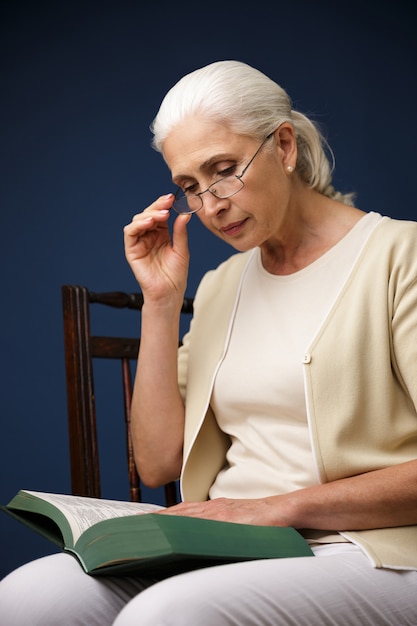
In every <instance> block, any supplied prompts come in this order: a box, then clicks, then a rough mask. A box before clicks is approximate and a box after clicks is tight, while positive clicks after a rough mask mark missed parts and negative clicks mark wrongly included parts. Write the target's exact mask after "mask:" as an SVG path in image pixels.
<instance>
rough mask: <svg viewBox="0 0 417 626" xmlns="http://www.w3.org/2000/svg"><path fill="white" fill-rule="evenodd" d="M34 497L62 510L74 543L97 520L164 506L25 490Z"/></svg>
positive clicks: (148, 511) (146, 511) (147, 511)
mask: <svg viewBox="0 0 417 626" xmlns="http://www.w3.org/2000/svg"><path fill="white" fill-rule="evenodd" d="M24 493H27V494H30V495H31V496H34V497H36V498H40V499H42V500H46V501H47V502H50V503H51V504H53V505H54V506H56V508H57V509H59V510H60V511H62V513H63V514H64V515H65V517H66V518H67V520H68V523H69V525H70V527H71V530H72V534H73V537H74V543H75V542H76V541H77V539H78V538H79V537H80V535H82V533H83V532H84V531H85V530H86V529H87V528H89V527H90V526H94V524H96V523H97V522H100V521H102V520H105V519H111V518H113V517H124V516H126V515H135V514H138V513H152V512H153V511H160V510H161V509H164V508H165V507H163V506H159V505H158V504H149V503H145V502H123V501H119V500H104V499H103V500H102V499H100V498H88V497H85V496H72V495H65V494H57V493H43V492H40V491H27V490H25V492H24Z"/></svg>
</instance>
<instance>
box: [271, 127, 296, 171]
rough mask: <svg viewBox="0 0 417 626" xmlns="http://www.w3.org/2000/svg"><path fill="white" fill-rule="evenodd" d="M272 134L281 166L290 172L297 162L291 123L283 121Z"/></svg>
mask: <svg viewBox="0 0 417 626" xmlns="http://www.w3.org/2000/svg"><path fill="white" fill-rule="evenodd" d="M274 136H275V142H276V145H277V147H278V150H279V155H280V158H281V159H282V164H283V167H284V168H285V170H286V171H287V172H288V173H291V172H293V171H294V170H295V166H296V163H297V140H296V137H295V131H294V127H293V125H292V124H290V122H283V123H282V124H281V125H280V126H278V128H277V129H276V131H275V132H274Z"/></svg>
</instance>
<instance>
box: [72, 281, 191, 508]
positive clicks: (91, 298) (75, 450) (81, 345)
mask: <svg viewBox="0 0 417 626" xmlns="http://www.w3.org/2000/svg"><path fill="white" fill-rule="evenodd" d="M92 305H94V306H96V305H105V306H108V307H113V308H117V309H137V310H138V311H140V310H141V308H142V305H143V297H142V294H140V293H124V292H106V293H94V292H92V291H89V290H88V289H87V288H86V287H80V286H76V285H63V286H62V306H63V316H64V349H65V369H66V382H67V403H68V426H69V446H70V471H71V489H72V493H73V494H74V495H83V496H91V497H96V498H100V497H101V481H100V465H99V449H98V437H97V423H96V419H97V418H96V402H95V388H94V364H93V359H99V358H103V359H118V360H119V361H120V363H121V380H120V382H121V384H122V387H123V402H124V407H123V409H122V407H121V409H122V410H121V413H123V414H124V423H125V429H126V446H127V464H128V480H129V488H130V499H131V500H132V501H134V502H140V501H141V499H142V493H141V481H140V477H139V476H138V473H137V471H136V466H135V462H134V458H133V449H132V440H131V435H130V405H131V400H132V374H131V362H132V361H136V359H137V355H138V351H139V344H140V338H138V337H135V338H130V337H128V338H126V337H113V336H105V337H103V336H97V335H93V334H92V333H91V322H90V307H91V306H92ZM192 310H193V299H192V298H187V299H185V300H184V304H183V308H182V312H183V313H186V314H191V313H192ZM120 382H119V384H120ZM115 384H116V383H115ZM165 500H166V504H167V505H168V506H169V505H171V504H175V502H176V501H177V489H176V485H175V483H170V484H168V485H166V486H165Z"/></svg>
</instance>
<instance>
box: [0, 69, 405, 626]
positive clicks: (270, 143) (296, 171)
mask: <svg viewBox="0 0 417 626" xmlns="http://www.w3.org/2000/svg"><path fill="white" fill-rule="evenodd" d="M153 132H154V147H155V148H156V149H157V150H159V151H160V152H161V153H162V155H163V158H164V159H165V161H166V163H167V165H168V167H169V169H170V171H171V174H172V179H173V181H174V183H175V184H176V185H177V186H178V191H177V193H176V194H175V195H174V194H168V195H164V196H161V197H160V198H158V199H157V200H156V201H155V202H154V203H153V204H151V205H150V206H149V207H148V208H147V209H145V210H144V211H143V212H142V213H139V214H138V215H135V216H134V218H133V220H132V222H131V223H130V224H129V225H127V226H126V227H125V249H126V257H127V260H128V262H129V264H130V267H131V269H132V271H133V273H134V275H135V277H136V279H137V281H138V283H139V285H140V287H141V290H142V292H143V295H144V302H145V304H144V307H143V311H142V331H141V336H142V339H141V350H140V355H139V361H138V369H137V375H136V381H135V391H134V398H133V406H132V419H133V428H134V431H133V434H134V439H135V447H136V450H137V453H136V462H137V465H138V468H139V471H140V473H141V475H142V477H143V479H144V481H145V482H146V483H147V484H149V485H152V486H156V485H160V484H163V483H164V482H167V481H169V480H172V479H176V478H178V477H179V476H180V477H181V487H182V496H183V502H181V503H180V504H178V505H176V506H175V507H171V508H170V509H169V510H167V511H166V512H169V513H170V514H178V515H189V516H195V517H203V518H209V519H217V520H225V521H233V522H242V523H247V524H252V523H253V524H261V525H278V526H293V527H295V528H297V529H298V530H299V531H300V532H302V534H303V535H304V536H305V538H306V539H307V540H308V541H309V543H310V545H311V547H312V550H313V552H314V554H315V558H294V559H270V560H260V561H252V562H247V563H238V564H230V565H223V566H216V567H210V568H207V569H204V570H199V571H194V572H189V573H187V574H182V575H179V576H174V577H172V578H168V579H166V580H162V581H155V580H145V579H135V578H128V577H125V578H122V577H121V578H109V579H100V580H99V579H94V578H91V577H88V576H86V575H85V574H84V573H83V572H82V570H81V568H80V567H79V565H78V564H77V563H76V561H75V560H74V559H72V557H71V556H67V555H54V556H49V557H46V558H45V559H41V560H39V561H35V562H33V563H30V564H28V565H26V566H24V567H23V568H20V569H19V570H16V572H14V573H12V574H11V575H9V576H8V577H7V578H6V579H5V580H4V581H3V582H2V583H1V585H0V607H1V614H2V615H5V616H7V617H6V618H5V622H4V623H5V624H7V626H13V625H23V624H25V625H26V624H28V623H30V624H32V625H34V624H42V626H46V625H48V624H51V625H52V624H56V623H59V624H62V625H63V626H64V625H65V624H68V625H70V624H88V625H89V626H93V625H95V624H97V625H98V624H99V625H100V626H105V625H110V624H115V625H117V626H133V625H139V624H140V625H149V626H157V625H162V624H164V625H168V624H170V625H178V626H180V625H181V626H187V625H190V626H191V625H192V626H195V625H196V624H199V625H207V626H213V625H214V624H215V625H216V626H222V625H229V624H236V625H239V626H242V625H245V626H246V625H248V626H252V625H253V626H255V625H257V626H258V625H259V626H267V625H271V626H272V625H273V626H279V625H287V624H288V625H289V624H294V625H295V624H296V625H297V626H302V625H308V626H311V625H313V624H314V625H320V626H322V625H323V624H329V625H330V624H337V625H339V626H340V625H345V624H346V625H348V624H352V625H355V626H356V625H357V624H358V623H366V624H370V625H371V624H375V625H378V626H381V625H384V624H385V625H387V626H388V625H392V624H396V625H397V624H398V625H399V624H416V623H417V573H416V570H417V504H416V503H417V460H416V459H417V224H416V223H414V222H400V221H396V220H392V219H390V218H388V217H383V216H381V215H380V214H378V213H375V212H370V213H365V212H363V211H362V210H359V209H357V208H355V207H354V206H353V205H352V204H353V197H352V195H351V194H348V195H344V194H341V193H339V192H337V191H335V190H334V188H333V187H332V185H331V167H330V164H329V161H328V159H327V157H326V153H325V142H324V140H323V138H322V136H321V134H320V132H319V130H318V129H317V127H316V126H315V125H314V123H313V122H312V121H310V120H309V119H308V118H307V117H305V116H304V115H303V114H301V113H299V112H297V111H294V110H292V108H291V103H290V100H289V98H288V96H287V94H286V93H285V91H283V89H281V88H280V87H279V86H278V85H277V84H276V83H275V82H273V81H272V80H270V79H269V78H268V77H266V76H265V75H264V74H262V73H261V72H259V71H258V70H256V69H254V68H251V67H249V66H248V65H245V64H243V63H239V62H233V61H222V62H218V63H213V64H211V65H209V66H207V67H204V68H202V69H200V70H197V71H195V72H193V73H191V74H189V75H187V76H185V77H184V78H182V79H181V80H180V81H179V82H178V83H177V84H176V85H175V86H174V87H173V88H172V89H171V90H170V91H169V92H168V94H167V95H166V97H165V99H164V101H163V102H162V105H161V107H160V110H159V112H158V115H157V117H156V119H155V121H154V124H153ZM171 209H174V210H175V211H177V213H179V215H178V216H177V217H176V219H175V222H174V224H173V229H172V236H171V234H170V232H169V229H168V217H169V215H170V212H171ZM193 213H196V215H197V216H198V218H199V219H201V221H202V223H203V224H204V225H205V226H206V227H207V228H208V229H209V230H210V231H212V232H213V233H214V234H215V235H216V236H218V237H220V238H221V239H223V240H224V241H226V242H228V243H230V245H231V246H232V247H233V248H234V249H235V250H236V251H237V252H238V254H234V255H232V256H231V258H230V259H229V260H227V261H226V262H225V263H223V264H222V265H221V266H220V267H218V268H217V269H216V270H215V271H212V272H209V273H208V274H207V275H206V276H205V277H204V278H203V280H202V282H201V284H200V287H199V289H198V292H197V294H196V298H195V312H194V317H193V321H192V324H191V328H190V332H189V333H188V334H187V336H186V337H185V339H184V344H183V346H182V348H181V349H180V351H179V353H178V350H177V346H178V333H179V330H178V329H179V316H180V309H181V305H182V301H183V297H184V293H185V288H186V283H187V273H188V263H189V253H188V245H187V223H188V221H189V220H190V216H191V215H192V214H193ZM139 444H140V445H139ZM161 514H164V513H161Z"/></svg>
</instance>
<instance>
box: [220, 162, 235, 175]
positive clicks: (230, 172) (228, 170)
mask: <svg viewBox="0 0 417 626" xmlns="http://www.w3.org/2000/svg"><path fill="white" fill-rule="evenodd" d="M235 171H236V165H230V167H226V168H225V169H224V170H220V172H217V176H219V177H220V178H225V177H226V176H232V175H233V174H234V173H235Z"/></svg>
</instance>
